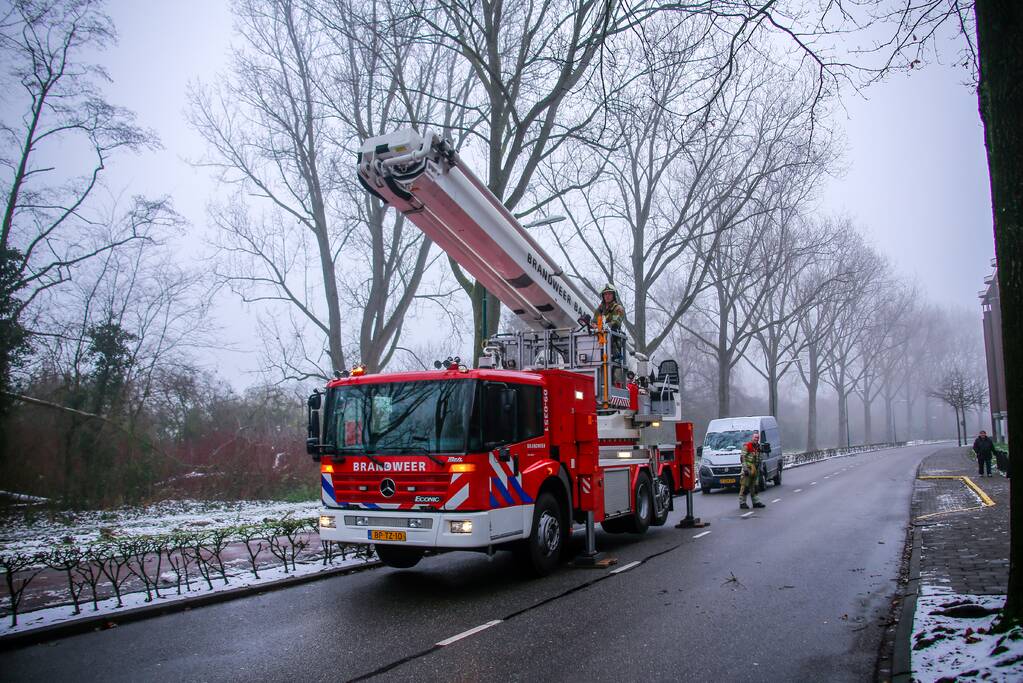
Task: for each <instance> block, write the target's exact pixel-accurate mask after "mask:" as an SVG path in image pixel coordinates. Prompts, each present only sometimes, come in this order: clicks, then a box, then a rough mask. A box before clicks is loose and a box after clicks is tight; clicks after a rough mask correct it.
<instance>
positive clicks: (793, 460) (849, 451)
mask: <svg viewBox="0 0 1023 683" xmlns="http://www.w3.org/2000/svg"><path fill="white" fill-rule="evenodd" d="M909 443H910V442H908V441H884V442H881V443H871V444H860V445H858V446H846V447H842V448H821V449H819V450H816V451H803V452H802V453H787V454H786V455H784V456H783V458H782V462H783V463H784V465H785V467H789V466H792V465H805V464H807V463H811V462H820V461H821V460H827V459H828V458H836V457H838V456H840V455H853V454H854V453H867V452H869V451H880V450H884V449H886V448H898V447H900V446H906V445H908V444H909ZM914 443H915V442H914ZM921 443H922V442H921Z"/></svg>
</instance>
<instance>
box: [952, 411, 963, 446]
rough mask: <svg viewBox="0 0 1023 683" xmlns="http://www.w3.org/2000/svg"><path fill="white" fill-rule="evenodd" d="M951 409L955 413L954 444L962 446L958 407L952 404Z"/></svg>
mask: <svg viewBox="0 0 1023 683" xmlns="http://www.w3.org/2000/svg"><path fill="white" fill-rule="evenodd" d="M952 410H953V411H955V414H956V446H962V445H963V433H962V431H961V430H960V428H959V424H960V423H959V409H958V408H956V407H955V406H952Z"/></svg>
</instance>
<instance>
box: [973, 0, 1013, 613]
mask: <svg viewBox="0 0 1023 683" xmlns="http://www.w3.org/2000/svg"><path fill="white" fill-rule="evenodd" d="M975 12H976V18H977V47H978V52H979V55H980V91H979V95H980V96H979V99H980V116H981V119H982V120H983V122H984V138H985V143H986V146H987V159H988V173H989V175H990V177H991V204H992V206H993V214H994V229H995V253H996V255H997V258H998V287H999V295H1000V297H1001V309H1002V339H1004V340H1017V339H1020V338H1021V335H1023V225H1021V224H1020V218H1021V216H1020V214H1021V211H1023V207H1021V206H1020V202H1021V196H1020V195H1021V194H1023V192H1021V190H1020V188H1023V167H1021V165H1020V163H1019V160H1020V159H1023V134H1021V133H1023V126H1020V123H1019V113H1020V112H1021V111H1023V88H1020V86H1019V65H1020V64H1021V63H1023V5H1021V4H1020V3H1019V2H1018V0H978V2H977V3H976V5H975ZM1003 348H1004V356H1005V390H1006V391H1005V393H1006V396H1005V399H1006V407H1007V408H1008V413H1009V425H1008V426H1009V434H1016V433H1018V434H1023V421H1021V420H1020V413H1019V412H1017V411H1018V410H1023V355H1021V354H1020V348H1019V344H1016V343H1012V342H1011V341H1008V343H1005V344H1004V346H1003ZM1009 499H1010V501H1009V510H1010V519H1009V526H1010V529H1011V534H1012V535H1011V537H1010V543H1009V585H1008V589H1007V591H1006V593H1007V599H1006V602H1005V608H1004V610H1003V611H1002V619H1001V622H1000V624H999V627H1000V628H1003V629H1007V628H1009V627H1011V626H1012V625H1013V624H1016V623H1020V622H1023V484H1021V483H1020V478H1019V477H1017V478H1016V479H1010V494H1009Z"/></svg>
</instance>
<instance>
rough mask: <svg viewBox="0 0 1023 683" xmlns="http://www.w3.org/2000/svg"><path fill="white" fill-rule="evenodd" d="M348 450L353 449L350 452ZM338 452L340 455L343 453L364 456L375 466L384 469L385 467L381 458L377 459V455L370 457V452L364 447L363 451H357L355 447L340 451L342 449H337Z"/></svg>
mask: <svg viewBox="0 0 1023 683" xmlns="http://www.w3.org/2000/svg"><path fill="white" fill-rule="evenodd" d="M348 449H351V450H348ZM337 452H338V453H342V454H344V455H364V456H366V457H367V458H369V459H370V461H371V462H372V463H373V464H374V465H376V466H377V467H381V468H382V467H383V466H384V462H383V461H382V460H380V459H379V458H377V457H376V456H375V455H370V453H369V451H367V450H366V447H365V446H363V448H362V450H361V451H358V450H355V447H354V446H347V447H345V448H344V449H340V448H339V449H337Z"/></svg>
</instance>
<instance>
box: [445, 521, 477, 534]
mask: <svg viewBox="0 0 1023 683" xmlns="http://www.w3.org/2000/svg"><path fill="white" fill-rule="evenodd" d="M448 524H450V525H451V533H453V534H471V533H472V520H470V519H462V520H452V521H451V522H448Z"/></svg>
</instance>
